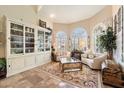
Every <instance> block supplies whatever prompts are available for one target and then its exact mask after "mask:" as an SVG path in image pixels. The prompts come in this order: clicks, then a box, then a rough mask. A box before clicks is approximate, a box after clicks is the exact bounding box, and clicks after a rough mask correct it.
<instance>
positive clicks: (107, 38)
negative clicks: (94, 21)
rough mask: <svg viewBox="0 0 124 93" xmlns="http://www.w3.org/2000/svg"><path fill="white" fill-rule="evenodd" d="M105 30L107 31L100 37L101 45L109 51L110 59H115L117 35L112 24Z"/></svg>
mask: <svg viewBox="0 0 124 93" xmlns="http://www.w3.org/2000/svg"><path fill="white" fill-rule="evenodd" d="M105 32H106V33H105V34H103V35H101V36H100V38H99V40H100V46H101V47H102V48H104V49H105V50H106V51H107V53H108V59H113V49H116V35H115V33H114V32H113V29H112V27H110V26H109V27H108V28H107V30H106V31H105Z"/></svg>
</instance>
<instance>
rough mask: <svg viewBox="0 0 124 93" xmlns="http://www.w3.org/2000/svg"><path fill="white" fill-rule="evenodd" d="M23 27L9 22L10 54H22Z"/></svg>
mask: <svg viewBox="0 0 124 93" xmlns="http://www.w3.org/2000/svg"><path fill="white" fill-rule="evenodd" d="M23 29H24V27H23V25H19V24H16V23H12V22H11V23H10V54H22V53H23V52H24V51H23V48H24V46H23V43H24V40H23V37H24V34H23V33H24V30H23Z"/></svg>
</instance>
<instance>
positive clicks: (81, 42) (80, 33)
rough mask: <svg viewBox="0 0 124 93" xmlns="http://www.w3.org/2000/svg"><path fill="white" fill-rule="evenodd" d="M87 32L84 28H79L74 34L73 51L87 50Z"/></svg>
mask: <svg viewBox="0 0 124 93" xmlns="http://www.w3.org/2000/svg"><path fill="white" fill-rule="evenodd" d="M87 37H88V36H87V32H86V30H85V29H83V28H77V29H75V30H74V31H73V32H72V36H71V41H72V44H71V45H72V50H83V51H85V50H86V49H87Z"/></svg>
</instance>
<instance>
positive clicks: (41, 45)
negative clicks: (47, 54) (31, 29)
mask: <svg viewBox="0 0 124 93" xmlns="http://www.w3.org/2000/svg"><path fill="white" fill-rule="evenodd" d="M37 37H38V40H37V42H38V44H37V45H38V48H37V49H38V52H42V51H44V31H42V30H38V34H37Z"/></svg>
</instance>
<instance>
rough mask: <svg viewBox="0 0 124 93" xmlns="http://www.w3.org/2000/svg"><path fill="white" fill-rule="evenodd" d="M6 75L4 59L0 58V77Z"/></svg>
mask: <svg viewBox="0 0 124 93" xmlns="http://www.w3.org/2000/svg"><path fill="white" fill-rule="evenodd" d="M5 77H6V59H5V58H0V79H2V78H5Z"/></svg>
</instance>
